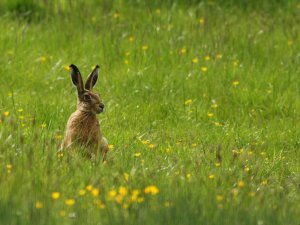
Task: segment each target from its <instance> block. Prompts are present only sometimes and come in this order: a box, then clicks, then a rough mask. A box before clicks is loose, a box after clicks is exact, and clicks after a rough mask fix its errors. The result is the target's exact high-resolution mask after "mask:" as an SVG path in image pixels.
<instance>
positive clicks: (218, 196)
mask: <svg viewBox="0 0 300 225" xmlns="http://www.w3.org/2000/svg"><path fill="white" fill-rule="evenodd" d="M216 200H217V201H218V202H221V201H223V200H224V196H223V195H217V196H216Z"/></svg>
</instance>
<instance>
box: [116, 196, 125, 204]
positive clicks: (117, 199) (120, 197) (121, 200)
mask: <svg viewBox="0 0 300 225" xmlns="http://www.w3.org/2000/svg"><path fill="white" fill-rule="evenodd" d="M123 199H124V196H123V195H117V196H116V197H115V200H116V202H117V203H118V204H121V203H122V202H123Z"/></svg>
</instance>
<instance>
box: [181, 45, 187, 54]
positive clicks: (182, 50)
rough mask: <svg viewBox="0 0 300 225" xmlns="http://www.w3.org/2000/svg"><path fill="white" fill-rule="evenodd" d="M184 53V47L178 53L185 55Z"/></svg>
mask: <svg viewBox="0 0 300 225" xmlns="http://www.w3.org/2000/svg"><path fill="white" fill-rule="evenodd" d="M186 52H187V50H186V48H185V47H183V48H181V49H180V51H179V53H180V54H181V55H184V54H186Z"/></svg>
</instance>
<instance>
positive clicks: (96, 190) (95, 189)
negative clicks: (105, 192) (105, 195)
mask: <svg viewBox="0 0 300 225" xmlns="http://www.w3.org/2000/svg"><path fill="white" fill-rule="evenodd" d="M99 192H100V190H99V189H98V188H93V189H92V191H91V194H92V195H93V196H94V197H97V196H98V195H99Z"/></svg>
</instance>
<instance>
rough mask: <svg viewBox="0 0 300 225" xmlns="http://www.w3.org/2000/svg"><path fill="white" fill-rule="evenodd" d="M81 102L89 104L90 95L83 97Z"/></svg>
mask: <svg viewBox="0 0 300 225" xmlns="http://www.w3.org/2000/svg"><path fill="white" fill-rule="evenodd" d="M83 100H84V101H87V102H89V101H91V100H92V98H91V96H90V95H83Z"/></svg>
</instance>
